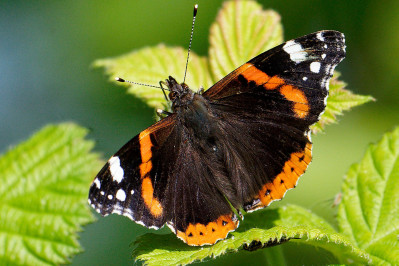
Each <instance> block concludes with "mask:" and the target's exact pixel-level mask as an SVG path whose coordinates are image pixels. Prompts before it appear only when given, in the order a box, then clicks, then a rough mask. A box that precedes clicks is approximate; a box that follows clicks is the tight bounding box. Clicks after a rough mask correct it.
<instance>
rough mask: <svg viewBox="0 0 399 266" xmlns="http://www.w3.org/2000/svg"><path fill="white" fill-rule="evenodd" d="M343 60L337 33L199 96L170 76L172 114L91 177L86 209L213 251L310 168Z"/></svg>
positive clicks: (266, 58) (279, 54)
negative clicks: (314, 135)
mask: <svg viewBox="0 0 399 266" xmlns="http://www.w3.org/2000/svg"><path fill="white" fill-rule="evenodd" d="M344 57H345V44H344V36H343V34H342V33H339V32H336V31H320V32H316V33H312V34H309V35H306V36H303V37H300V38H297V39H295V40H291V41H288V42H286V43H283V44H281V45H279V46H277V47H275V48H273V49H271V50H269V51H266V52H264V53H262V54H260V55H259V56H257V57H255V58H253V59H252V60H250V61H249V62H247V63H245V64H243V65H242V66H240V67H238V68H237V69H236V70H234V71H233V72H231V73H230V74H229V75H227V76H226V77H225V78H223V79H222V80H220V81H219V82H217V83H216V84H215V85H213V86H212V87H211V88H209V89H208V90H207V91H205V92H204V93H196V92H194V91H192V90H191V89H190V88H189V87H188V86H187V85H186V84H184V83H178V82H177V81H176V80H175V79H174V78H172V77H169V79H167V80H166V82H164V83H163V84H165V85H166V86H167V87H168V89H169V90H170V93H169V99H170V101H171V102H172V105H171V106H172V111H173V112H172V113H171V114H170V115H168V116H167V117H165V118H164V119H162V120H160V121H159V122H157V123H155V124H154V125H152V126H151V127H149V128H147V129H145V130H144V131H142V132H141V133H140V134H139V135H137V136H136V137H134V138H133V139H132V140H130V141H129V142H128V143H127V144H125V145H124V146H123V147H122V148H121V149H120V150H119V151H118V152H117V153H116V154H115V155H114V156H112V157H111V159H109V160H108V162H107V164H106V165H105V166H104V167H103V169H102V170H101V171H100V172H99V174H98V175H97V177H96V178H95V179H94V182H93V184H92V186H91V188H90V193H89V203H90V204H91V206H92V207H93V208H94V209H96V211H97V212H99V213H101V214H102V215H108V214H110V213H117V214H121V215H124V216H127V217H129V218H130V219H132V220H134V221H136V222H137V223H140V224H143V225H145V226H147V227H152V228H160V227H162V226H163V225H165V224H166V225H168V226H169V227H170V228H171V229H172V231H173V232H174V233H176V235H177V236H178V237H179V238H180V239H182V240H183V241H184V242H186V243H187V244H189V245H197V246H198V245H205V244H214V243H215V242H216V241H218V240H219V239H223V238H225V237H226V236H227V234H228V232H230V231H233V230H235V229H236V228H237V227H238V224H239V218H238V217H237V214H238V215H240V216H241V212H242V210H244V211H245V212H252V211H255V210H258V209H262V208H264V207H267V206H268V205H269V204H270V203H271V202H272V201H274V200H279V199H281V198H283V196H284V195H285V193H286V191H287V190H289V189H291V188H294V187H295V186H296V184H297V181H298V179H299V177H300V176H301V175H302V174H303V173H304V172H305V170H306V169H307V166H308V164H309V163H310V161H311V157H312V154H311V149H312V143H311V140H310V129H309V128H310V126H311V125H312V124H314V123H315V122H317V121H318V119H319V117H320V115H321V113H322V112H323V111H324V109H325V106H326V98H327V96H328V83H329V79H330V78H331V76H332V74H333V70H334V68H335V66H336V65H337V64H338V63H339V62H340V61H341V60H342V59H343V58H344Z"/></svg>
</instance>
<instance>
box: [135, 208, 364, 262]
mask: <svg viewBox="0 0 399 266" xmlns="http://www.w3.org/2000/svg"><path fill="white" fill-rule="evenodd" d="M287 239H292V240H290V241H295V242H298V243H304V244H307V245H313V246H317V247H322V248H324V249H326V250H328V251H330V252H331V253H332V254H334V255H336V257H340V256H344V257H345V258H350V259H352V260H354V261H357V262H360V263H367V262H368V255H367V253H365V252H364V251H362V250H360V249H359V248H357V247H356V246H355V245H353V244H352V243H351V241H349V240H348V239H347V238H346V237H345V236H343V235H342V234H339V233H336V232H335V231H334V229H333V228H332V227H331V226H330V225H329V224H328V223H327V222H326V221H324V220H323V219H322V218H320V217H318V216H316V215H315V214H312V213H311V212H309V211H307V210H305V209H303V208H302V207H300V206H296V205H289V206H286V207H283V208H279V209H266V210H264V211H260V212H256V213H253V214H250V215H247V216H246V217H245V220H244V221H243V222H242V224H241V225H240V227H239V228H238V229H237V231H235V232H233V233H232V237H229V238H227V239H226V240H224V241H220V242H218V243H216V244H215V245H213V246H204V247H190V246H187V245H186V244H184V243H183V242H181V241H180V240H178V239H177V238H176V237H175V236H174V235H173V234H169V235H155V234H146V235H143V236H142V237H140V238H139V239H138V240H137V241H136V243H135V244H136V247H135V250H134V252H133V256H135V257H136V259H138V260H143V261H145V263H146V264H148V265H172V264H188V263H192V262H194V261H198V260H204V259H205V258H208V257H211V258H215V257H218V256H220V255H223V254H225V253H228V252H232V251H239V250H241V249H243V247H245V246H248V245H250V244H251V242H252V241H256V242H261V243H262V244H264V245H266V246H268V245H270V243H273V244H278V243H280V242H284V241H285V240H287ZM279 261H280V262H283V261H284V259H283V258H280V259H279ZM275 262H276V261H275Z"/></svg>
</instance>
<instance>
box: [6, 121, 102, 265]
mask: <svg viewBox="0 0 399 266" xmlns="http://www.w3.org/2000/svg"><path fill="white" fill-rule="evenodd" d="M86 134H87V130H85V129H83V128H80V127H78V126H76V125H74V124H61V125H58V126H47V127H45V128H44V129H42V130H41V131H39V132H38V133H36V134H35V135H34V136H33V137H31V138H30V139H29V140H28V141H26V142H24V143H22V144H20V145H18V146H17V147H15V148H13V149H12V150H10V151H8V152H7V153H6V154H4V155H3V156H2V157H1V158H0V184H1V186H0V199H1V200H0V243H1V244H0V246H1V249H0V264H1V265H5V264H13V265H54V264H65V263H68V262H69V258H71V256H72V255H74V254H76V253H78V252H80V251H81V247H80V245H79V243H78V241H77V238H78V235H77V232H78V231H81V226H82V225H84V224H87V223H89V222H92V221H93V216H92V214H91V212H90V210H89V207H88V204H87V193H88V188H89V185H90V181H91V180H92V178H93V176H94V175H95V172H96V171H97V170H98V169H99V168H100V166H101V164H100V161H99V160H98V155H97V154H93V153H90V150H91V149H92V147H93V142H91V141H87V140H84V139H83V138H84V136H85V135H86Z"/></svg>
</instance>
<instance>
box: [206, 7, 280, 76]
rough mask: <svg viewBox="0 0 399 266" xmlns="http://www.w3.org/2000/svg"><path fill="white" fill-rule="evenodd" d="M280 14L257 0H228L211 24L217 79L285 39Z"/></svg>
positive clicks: (212, 60) (211, 50)
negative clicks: (266, 7)
mask: <svg viewBox="0 0 399 266" xmlns="http://www.w3.org/2000/svg"><path fill="white" fill-rule="evenodd" d="M282 32H283V29H282V25H281V23H280V15H278V14H277V13H276V12H274V11H273V10H262V6H261V5H259V4H258V3H256V2H255V1H226V2H225V3H224V4H223V7H222V9H221V10H220V11H219V14H218V15H217V18H216V21H215V22H214V23H213V24H212V26H211V32H210V36H209V42H210V47H209V63H210V66H211V70H212V74H213V77H214V79H215V81H218V80H219V79H221V78H223V77H224V76H226V75H227V74H228V73H230V72H231V71H233V70H234V69H236V68H237V67H239V66H240V65H242V64H244V63H245V62H247V61H248V60H250V59H251V58H253V57H255V56H257V55H258V54H260V53H263V52H264V51H267V50H269V49H270V48H273V47H274V46H277V45H279V44H281V43H282V42H283V33H282Z"/></svg>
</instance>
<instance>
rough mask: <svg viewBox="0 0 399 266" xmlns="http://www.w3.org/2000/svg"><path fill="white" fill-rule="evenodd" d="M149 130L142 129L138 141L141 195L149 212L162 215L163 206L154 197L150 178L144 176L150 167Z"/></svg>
mask: <svg viewBox="0 0 399 266" xmlns="http://www.w3.org/2000/svg"><path fill="white" fill-rule="evenodd" d="M150 134H151V132H149V131H148V130H144V131H142V132H141V133H140V135H139V142H140V154H141V162H142V163H141V164H140V166H139V168H140V176H141V180H142V183H141V196H142V197H143V199H144V203H145V205H146V206H147V208H148V209H149V211H150V213H151V214H152V215H153V216H155V217H159V216H160V215H162V212H163V208H162V205H161V203H160V202H159V200H158V199H157V198H155V197H154V187H153V185H152V181H151V178H149V177H146V176H147V175H148V174H149V173H150V171H151V169H152V161H151V159H152V151H151V148H152V146H153V145H152V142H151V138H150Z"/></svg>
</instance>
